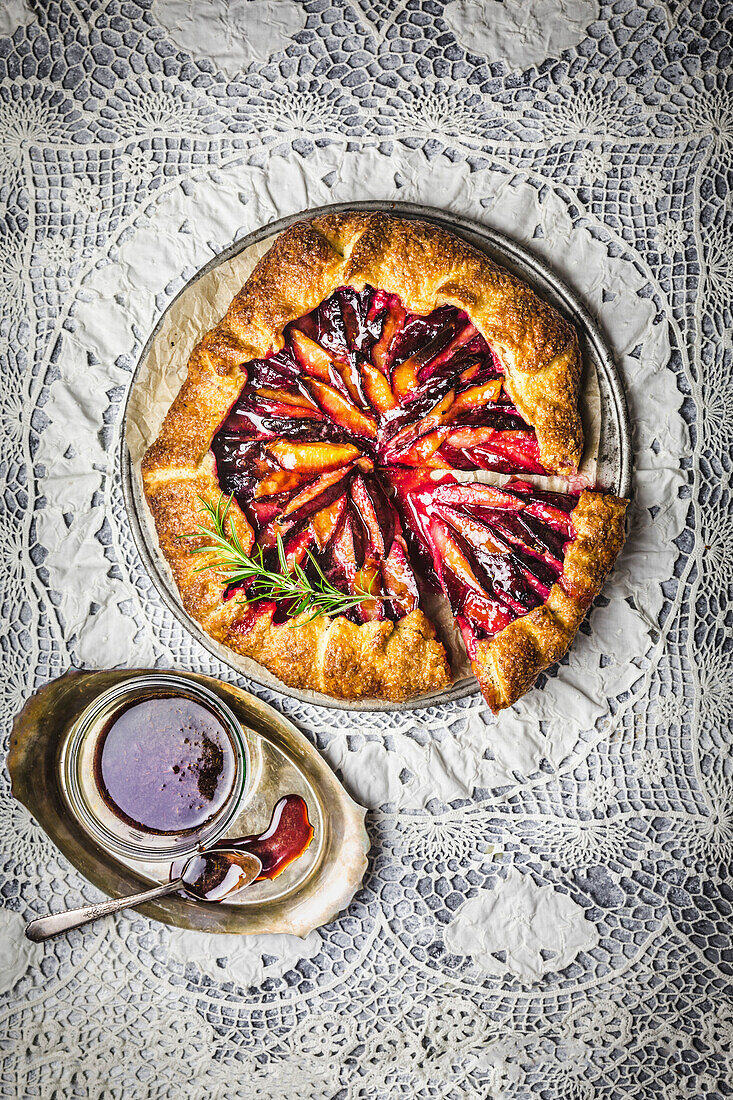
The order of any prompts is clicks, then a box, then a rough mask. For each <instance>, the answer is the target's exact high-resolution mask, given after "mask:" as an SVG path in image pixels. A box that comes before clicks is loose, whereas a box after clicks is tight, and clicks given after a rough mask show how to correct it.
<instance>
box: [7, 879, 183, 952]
mask: <svg viewBox="0 0 733 1100" xmlns="http://www.w3.org/2000/svg"><path fill="white" fill-rule="evenodd" d="M180 886H181V879H176V880H175V881H174V882H164V883H163V884H162V885H161V886H154V887H153V888H152V890H143V891H142V893H139V894H128V895H127V897H124V898H111V899H110V900H109V901H101V902H99V903H98V904H97V905H84V906H82V908H81V909H68V910H67V911H66V912H65V913H52V914H51V916H48V917H38V918H37V919H36V920H32V921H31V922H30V924H28V925H27V926H26V930H25V934H26V936H27V937H28V939H29V940H33V941H34V942H36V943H40V942H41V941H42V940H47V939H50V937H51V936H58V934H59V932H69V931H70V930H71V929H72V928H79V927H80V926H81V925H82V924H87V923H88V922H89V921H92V920H96V919H97V917H106V916H107V914H108V913H118V912H119V911H120V909H129V908H130V907H131V906H134V905H142V904H143V902H146V901H153V899H154V898H162V897H163V896H164V895H165V894H171V893H173V891H174V890H178V889H179V887H180Z"/></svg>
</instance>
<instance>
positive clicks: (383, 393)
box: [361, 363, 398, 413]
mask: <svg viewBox="0 0 733 1100" xmlns="http://www.w3.org/2000/svg"><path fill="white" fill-rule="evenodd" d="M361 376H362V385H363V387H364V393H365V394H366V396H367V400H368V401H369V404H370V405H372V407H373V408H375V409H376V410H377V412H380V413H386V412H391V411H392V409H396V408H398V401H397V398H396V397H395V395H394V394H393V393H392V387H391V386H390V384H389V382H388V381H387V379H386V378H385V376H384V375H383V374H382V372H381V370H377V368H376V367H373V366H372V364H371V363H363V364H362V368H361Z"/></svg>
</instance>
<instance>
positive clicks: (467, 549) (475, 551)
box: [397, 475, 578, 637]
mask: <svg viewBox="0 0 733 1100" xmlns="http://www.w3.org/2000/svg"><path fill="white" fill-rule="evenodd" d="M397 491H398V496H399V499H400V501H401V505H402V508H403V510H405V511H406V512H407V513H408V514H409V516H410V517H411V520H412V524H413V527H414V529H415V530H416V531H417V532H418V534H419V536H420V537H421V538H422V540H423V541H424V543H425V544H426V546H427V548H428V550H429V553H430V556H431V559H432V569H433V572H434V574H435V576H436V578H437V580H438V582H439V584H440V587H441V589H442V590H443V593H444V594H445V595H446V597H447V598H448V600H449V601H450V604H451V607H452V609H453V612H454V614H455V615H456V616H457V617H458V619H459V623H460V624H461V627H462V630H463V631H464V636H465V633H466V631H468V632H469V633H470V632H472V631H473V632H474V633H476V632H477V633H476V636H477V637H491V636H493V634H495V633H496V631H497V630H500V629H502V628H503V627H504V626H506V625H507V624H508V623H509V622H511V621H512V620H513V619H516V618H518V617H519V616H521V615H526V614H527V613H528V612H529V611H531V610H532V609H533V608H535V607H538V606H539V605H540V604H542V603H544V602H545V600H546V599H547V597H548V595H549V593H550V591H551V589H552V586H553V585H554V584H555V583H556V582H557V581H558V580H559V579H560V578H561V576H562V573H563V569H564V559H565V553H566V551H567V547H568V545H569V544H570V543H571V542H572V541H573V539H574V537H575V532H574V530H573V527H572V518H571V514H570V513H571V512H572V509H573V508H574V507H575V505H576V504H577V501H578V496H577V494H555V496H556V497H558V496H559V498H560V499H559V500H553V501H552V503H550V501H549V500H547V499H545V498H546V497H547V496H548V494H547V493H543V492H542V490H536V489H534V487H533V486H531V485H529V484H528V483H527V482H521V481H516V482H513V481H510V482H509V483H508V484H507V485H505V486H504V487H502V488H496V487H494V486H490V485H481V484H478V483H473V484H470V485H461V484H459V483H458V482H456V481H455V479H454V478H453V477H452V476H450V475H442V476H441V478H440V479H439V480H438V481H434V480H431V479H429V478H427V477H425V476H424V475H423V476H422V478H421V477H420V476H419V475H414V476H413V477H409V476H407V477H404V476H403V477H402V478H401V479H398V480H397ZM560 504H561V505H562V506H560ZM536 508H537V509H538V510H539V511H542V512H543V515H542V517H540V516H538V515H537V514H536V512H535V509H536Z"/></svg>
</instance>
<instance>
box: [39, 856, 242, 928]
mask: <svg viewBox="0 0 733 1100" xmlns="http://www.w3.org/2000/svg"><path fill="white" fill-rule="evenodd" d="M261 871H262V864H261V863H260V861H259V859H258V858H257V856H255V855H252V853H251V852H234V851H225V850H219V849H217V850H216V851H215V852H197V853H196V855H193V856H191V857H190V858H189V859H188V860H186V862H185V864H184V866H183V870H182V871H181V874H180V877H179V878H177V879H174V880H173V882H164V883H163V884H162V885H161V886H154V887H153V888H152V890H143V891H142V892H141V893H139V894H128V896H127V897H125V898H112V899H111V900H110V901H102V902H99V904H98V905H84V906H82V907H81V909H68V910H67V911H66V912H65V913H52V914H51V915H50V916H48V917H38V918H37V919H36V920H32V921H31V922H30V924H28V925H27V926H26V930H25V934H26V936H27V937H28V939H29V940H34V941H35V942H36V943H40V942H41V941H42V940H47V939H50V937H51V936H58V934H59V933H60V932H69V931H70V930H71V929H72V928H79V927H80V926H81V925H82V924H87V923H88V922H89V921H93V920H96V919H97V918H98V917H106V916H107V915H108V914H109V913H118V912H119V911H120V909H130V908H132V907H133V906H135V905H142V904H143V903H144V902H146V901H153V900H154V899H155V898H162V897H164V896H165V895H166V894H172V893H173V892H174V891H175V890H184V891H185V893H187V894H188V895H189V897H192V898H195V899H196V900H197V901H211V902H217V901H222V900H223V899H224V898H225V897H228V896H229V894H233V893H235V891H237V890H242V889H243V888H244V887H245V886H249V885H250V883H252V882H254V880H255V879H256V878H257V876H258V875H259V874H260V872H261Z"/></svg>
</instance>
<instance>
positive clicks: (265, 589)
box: [179, 493, 382, 623]
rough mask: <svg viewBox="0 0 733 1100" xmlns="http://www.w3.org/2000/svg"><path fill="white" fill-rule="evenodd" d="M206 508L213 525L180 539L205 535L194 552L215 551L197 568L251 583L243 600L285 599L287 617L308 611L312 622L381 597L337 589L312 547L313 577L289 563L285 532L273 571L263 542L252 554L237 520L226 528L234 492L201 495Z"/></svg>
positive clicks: (367, 591) (232, 580) (279, 538)
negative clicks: (237, 528)
mask: <svg viewBox="0 0 733 1100" xmlns="http://www.w3.org/2000/svg"><path fill="white" fill-rule="evenodd" d="M199 500H200V501H201V503H202V504H203V506H204V507H203V510H204V512H205V513H206V514H207V515H208V517H209V519H210V521H211V526H209V525H207V524H205V523H199V524H198V526H197V529H196V531H194V532H192V533H191V534H188V535H181V536H179V537H180V538H205V539H206V540H207V542H205V543H202V544H201V545H199V546H194V547H192V548H191V553H192V554H208V555H215V557H214V558H213V560H211V561H208V562H206V564H204V565H201V566H199V568H198V570H197V572H203V571H204V570H206V569H213V570H215V571H216V572H217V573H218V574H219V576H221V577H222V579H224V580H225V581H226V583H227V584H245V583H247V582H250V583H249V586H248V590H247V592H248V594H247V597H246V598H244V599H241V600H240V602H241V603H255V602H256V601H257V600H264V599H270V600H286V601H288V602H289V604H290V606H289V608H288V611H287V614H288V617H289V618H293V619H294V618H295V617H296V616H297V615H300V614H301V613H302V612H304V611H311V612H312V614H311V615H310V617H309V618H308V619H306V620H305V621H306V622H308V623H310V622H312V621H313V620H314V619H317V618H318V617H319V616H320V615H342V614H343V613H344V612H345V611H349V610H351V608H353V607H358V606H359V604H360V603H363V602H364V601H365V600H381V599H382V597H380V596H374V595H372V592H371V588H372V585H373V581H372V582H371V583H370V585H369V588H368V589H365V588H361V587H359V588H357V589H355V591H354V594H353V595H347V594H346V593H345V592H339V590H338V588H335V587H334V586H333V585H332V584H331V582H330V581H329V580H328V578H327V577H326V576H325V575H324V573H323V570H322V569H321V567H320V565H319V564H318V562H317V561H316V559H315V557H314V556H313V554H311V552H310V550H308V551H307V555H308V558H309V559H310V562H311V565H312V566H313V570H314V572H315V576H314V577H313V579H312V580H311V578H310V577H308V575H307V574H306V572H305V570H304V569H303V567H302V566H301V565H300V564H298V563H297V562H294V563H293V566H292V568H289V567H288V563H287V558H286V556H285V545H284V543H283V540H282V536H281V535H280V534H278V536H277V556H278V561H279V564H280V572H278V573H276V572H273V571H272V570H271V569H267V567H266V566H265V555H264V551H263V549H262V547H261V546H258V547H256V549H255V552H254V555H253V556H250V555H249V554H247V552H246V551H245V549H244V547H243V546H242V543H241V541H240V538H239V536H238V534H237V532H236V531H235V529H234V525H233V524H230V529H229V532H227V529H226V520H227V515H228V514H229V509H230V507H231V503H232V496H230V497H228V498H227V497H225V495H224V493H222V494H221V495H220V497H219V500H218V501H217V503H216V504H212V503H211V501H210V500H206V499H205V498H204V497H202V496H200V497H199Z"/></svg>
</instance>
